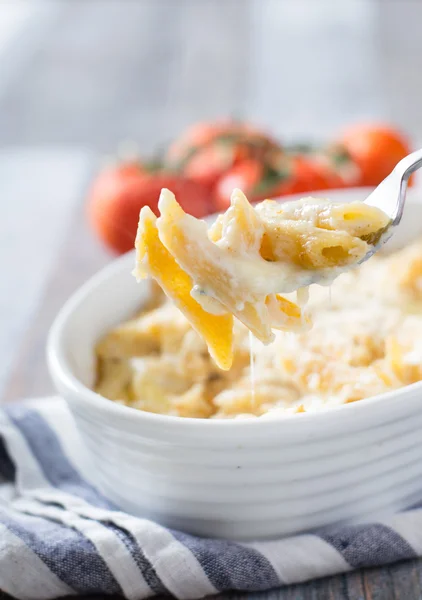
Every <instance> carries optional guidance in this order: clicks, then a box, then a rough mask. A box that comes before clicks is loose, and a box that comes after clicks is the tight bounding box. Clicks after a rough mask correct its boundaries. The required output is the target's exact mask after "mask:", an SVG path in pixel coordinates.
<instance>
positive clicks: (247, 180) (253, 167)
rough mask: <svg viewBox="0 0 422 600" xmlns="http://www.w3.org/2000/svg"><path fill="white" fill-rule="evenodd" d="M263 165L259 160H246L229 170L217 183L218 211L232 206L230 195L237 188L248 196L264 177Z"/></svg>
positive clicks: (215, 198)
mask: <svg viewBox="0 0 422 600" xmlns="http://www.w3.org/2000/svg"><path fill="white" fill-rule="evenodd" d="M263 170H264V168H263V165H262V164H261V163H260V162H259V161H257V160H253V159H250V160H244V161H243V162H240V163H239V164H237V165H236V166H234V167H233V168H232V169H230V171H228V172H227V173H226V174H225V175H224V176H223V177H222V178H221V179H220V180H219V182H218V183H217V186H216V189H215V195H214V200H215V205H216V209H217V210H218V211H224V210H226V209H227V208H228V207H229V206H230V197H231V194H232V192H233V190H234V189H235V188H239V189H240V190H242V192H243V193H244V194H245V195H246V196H247V197H248V200H249V201H250V202H253V201H254V199H253V198H251V193H252V191H253V190H254V188H256V186H257V185H258V184H259V182H260V181H261V179H262V174H263Z"/></svg>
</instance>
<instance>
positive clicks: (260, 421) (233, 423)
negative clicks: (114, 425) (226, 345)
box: [46, 187, 422, 432]
mask: <svg viewBox="0 0 422 600" xmlns="http://www.w3.org/2000/svg"><path fill="white" fill-rule="evenodd" d="M372 189H373V188H364V187H362V188H345V189H336V190H327V192H329V194H330V196H331V195H335V196H340V197H341V196H342V195H347V194H349V195H350V194H351V193H358V194H359V195H364V194H365V195H368V194H369V193H370V192H371V190H372ZM415 191H417V188H416V189H415V188H413V189H412V192H413V193H414V192H415ZM323 193H325V191H324V190H323ZM313 194H315V196H320V197H322V196H321V193H320V192H309V196H311V195H313ZM303 197H305V196H304V195H303V194H294V195H288V196H284V197H283V198H282V200H283V201H286V200H295V199H298V198H303ZM410 202H412V203H413V202H415V203H417V201H416V199H414V200H410ZM216 214H218V213H216ZM216 214H214V215H209V216H208V217H206V220H208V219H212V218H215V216H216ZM134 254H135V251H134V250H131V251H130V252H127V253H125V254H123V255H122V256H120V257H118V258H116V259H114V260H112V262H111V263H109V264H108V265H106V266H105V267H103V268H102V269H100V270H99V271H98V272H97V273H95V274H94V275H93V276H92V277H90V278H89V279H88V280H87V281H86V282H85V283H84V284H82V285H81V286H80V287H79V288H78V289H77V290H76V291H75V292H74V293H73V294H72V295H71V296H70V298H69V299H68V300H67V301H66V302H65V304H64V305H63V306H62V308H61V309H60V311H59V313H58V314H57V315H56V317H55V319H54V321H53V324H52V326H51V327H50V331H49V334H48V339H47V348H46V353H47V363H48V367H49V370H50V373H51V375H52V377H53V379H55V380H57V381H59V382H60V383H61V384H62V385H63V387H64V388H66V389H67V390H69V391H71V392H73V393H74V394H75V395H76V396H78V397H79V398H81V399H83V400H84V401H85V402H87V403H88V404H90V405H91V406H92V407H93V408H95V409H99V410H100V411H105V412H108V413H113V414H115V415H116V416H120V417H122V418H123V419H130V420H133V419H138V420H142V421H145V422H146V423H151V424H157V425H159V424H163V425H166V426H168V427H180V426H182V425H183V427H184V428H192V427H195V428H198V427H200V428H202V429H204V428H212V429H214V430H215V429H219V428H221V429H227V428H230V427H235V428H236V429H247V430H248V429H253V430H254V431H255V432H256V431H257V430H258V429H260V428H268V427H269V426H274V423H275V424H277V427H281V426H282V425H283V424H287V426H288V427H292V426H294V425H299V423H301V424H305V423H309V422H311V423H312V422H314V421H317V422H319V421H320V420H323V421H327V420H331V419H330V417H331V418H333V419H338V418H344V419H348V418H350V417H351V416H352V415H355V416H357V415H359V414H360V413H361V412H362V411H364V412H368V409H369V408H370V407H378V405H379V404H380V403H382V404H383V406H386V405H387V404H388V403H389V402H390V403H391V402H394V401H395V400H396V399H397V397H398V396H399V397H400V398H402V397H403V395H407V394H412V393H413V392H414V391H416V390H418V389H422V381H418V382H416V383H413V384H409V385H406V386H403V387H402V388H398V389H396V390H390V391H388V392H385V393H383V394H378V395H376V396H371V397H369V398H362V400H359V401H356V402H350V403H346V404H339V405H336V406H330V407H327V408H323V409H321V410H318V411H315V412H305V413H298V414H295V415H283V414H281V415H275V416H272V417H271V418H250V419H205V418H204V419H201V418H193V417H179V416H175V415H165V414H159V413H151V412H147V411H142V410H139V409H136V408H133V407H131V406H126V405H123V404H118V403H117V402H114V401H113V400H109V399H108V398H105V397H104V396H101V395H100V394H97V393H96V392H95V391H94V390H92V389H91V388H89V387H88V386H86V385H84V384H83V383H82V382H81V381H80V380H79V379H78V378H77V377H76V376H75V375H74V374H73V373H72V369H71V368H70V366H69V364H68V361H67V359H66V353H65V349H64V347H65V339H64V331H65V328H66V324H67V322H68V320H69V319H70V318H71V316H72V314H73V312H74V311H75V310H76V309H77V308H78V307H79V306H80V305H81V304H83V302H84V300H85V299H86V298H87V297H88V296H89V295H90V294H91V292H92V291H93V290H95V288H96V287H97V286H98V285H99V284H101V282H103V281H105V280H106V279H108V278H109V277H110V276H112V275H113V274H114V273H117V272H120V270H121V269H122V267H123V265H126V263H127V264H130V261H132V262H133V261H134ZM135 415H137V416H135ZM293 417H294V418H293Z"/></svg>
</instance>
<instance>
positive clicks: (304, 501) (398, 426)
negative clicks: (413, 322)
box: [48, 191, 422, 540]
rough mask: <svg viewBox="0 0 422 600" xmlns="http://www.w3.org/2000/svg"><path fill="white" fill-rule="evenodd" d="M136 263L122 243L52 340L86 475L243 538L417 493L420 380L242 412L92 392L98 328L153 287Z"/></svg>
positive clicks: (174, 515) (389, 507)
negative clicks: (128, 400) (213, 415)
mask: <svg viewBox="0 0 422 600" xmlns="http://www.w3.org/2000/svg"><path fill="white" fill-rule="evenodd" d="M336 196H337V197H339V198H340V199H343V200H345V201H347V200H350V199H351V198H352V196H351V194H350V191H349V192H348V193H345V192H343V193H338V194H336ZM353 199H356V193H354V194H353ZM406 210H407V212H409V213H410V214H409V218H410V220H411V221H412V222H413V223H414V222H415V219H416V217H417V216H418V215H419V217H420V216H421V212H422V210H421V205H420V204H419V203H418V202H415V201H414V202H409V206H408V208H407V209H406ZM418 211H419V212H418ZM416 213H418V215H416ZM419 217H418V218H419ZM419 222H420V225H419V228H420V229H419V231H420V230H422V219H420V218H419ZM408 231H409V229H408V228H407V229H402V233H401V235H404V234H406V232H408ZM413 235H414V234H413ZM132 263H133V256H131V255H126V256H124V257H123V258H121V259H118V260H117V261H115V262H114V263H112V264H111V265H110V266H109V267H107V268H106V269H105V270H103V271H102V272H101V273H99V274H98V275H97V276H96V277H94V278H93V279H92V280H90V281H89V282H88V283H87V284H86V285H85V286H84V287H83V288H81V290H79V292H77V294H75V295H74V296H73V297H72V298H71V299H70V300H69V302H68V303H67V304H66V305H65V307H64V308H63V309H62V311H61V313H60V314H59V316H58V317H57V319H56V321H55V324H54V326H53V328H52V331H51V334H50V339H49V344H48V360H49V365H50V371H51V374H52V377H53V379H54V381H55V384H56V386H57V389H58V391H59V392H60V394H61V395H62V396H63V397H64V398H65V399H66V400H67V402H68V404H69V407H70V409H71V411H72V413H73V415H74V417H75V420H76V423H77V426H78V428H79V430H80V432H81V435H82V437H83V440H84V442H85V444H86V447H87V449H88V452H89V453H90V456H91V458H92V463H93V467H92V473H91V479H92V481H93V482H94V483H95V484H96V485H97V486H98V487H99V488H100V489H101V490H102V491H103V492H104V494H105V495H106V496H107V497H109V498H110V500H112V501H113V502H114V503H115V504H117V505H118V506H120V507H121V508H122V509H124V510H126V511H129V512H131V513H133V514H135V515H139V516H143V517H150V518H153V519H155V520H156V521H158V522H159V523H162V524H164V525H168V526H170V527H173V528H175V529H182V530H184V531H188V532H192V533H196V534H200V535H206V536H214V537H223V538H231V539H239V540H242V539H243V540H246V539H258V538H272V537H280V536H282V535H289V534H293V533H297V532H299V531H305V530H312V529H315V528H317V527H321V526H327V525H332V524H334V523H337V522H340V521H341V522H344V521H347V522H356V521H363V520H367V519H371V518H375V517H381V516H384V515H386V514H388V513H391V512H392V511H395V510H397V509H401V508H404V507H406V506H407V505H409V504H410V503H414V502H416V501H419V500H421V499H422V435H421V430H422V410H421V408H422V384H421V383H417V384H414V385H412V386H408V387H406V388H404V389H402V390H399V391H396V392H391V393H388V394H384V395H382V396H378V397H375V398H371V399H368V400H363V401H360V402H356V403H353V404H350V405H346V406H340V407H336V408H332V409H329V410H327V411H324V412H320V413H313V414H310V413H308V414H306V413H305V414H299V415H296V416H294V417H289V418H284V419H283V418H277V419H272V420H271V419H251V420H245V421H241V420H239V421H231V420H202V419H201V420H196V419H182V418H177V417H167V416H162V415H153V414H149V413H143V412H141V411H137V410H134V409H131V408H128V407H125V406H121V405H118V404H116V403H113V402H111V401H109V400H106V399H104V398H102V397H100V396H98V395H97V394H95V393H94V392H92V391H91V390H90V389H89V386H90V385H92V383H93V377H94V361H93V352H92V348H93V344H94V343H95V340H96V339H98V337H99V336H100V335H101V334H102V333H104V332H105V331H107V330H108V329H109V328H110V327H112V326H113V325H115V324H116V323H118V322H120V321H121V320H122V319H123V318H125V317H126V316H128V315H129V314H130V313H131V311H133V310H134V309H136V308H138V307H139V305H140V304H141V303H142V301H144V300H145V299H146V297H147V295H148V293H149V287H148V285H147V284H136V283H135V281H134V279H133V278H132V277H131V276H130V270H131V267H132Z"/></svg>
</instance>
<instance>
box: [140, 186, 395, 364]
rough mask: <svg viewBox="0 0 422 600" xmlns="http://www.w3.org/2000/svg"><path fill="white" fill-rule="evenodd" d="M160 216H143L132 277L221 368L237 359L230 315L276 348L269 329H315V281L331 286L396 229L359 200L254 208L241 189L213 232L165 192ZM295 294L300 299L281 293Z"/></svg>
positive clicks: (307, 200)
mask: <svg viewBox="0 0 422 600" xmlns="http://www.w3.org/2000/svg"><path fill="white" fill-rule="evenodd" d="M158 208H159V210H160V217H159V218H157V217H156V216H155V215H154V213H153V212H152V211H151V209H150V208H149V207H147V206H145V207H143V208H142V210H141V213H140V218H139V228H138V233H137V237H136V242H135V246H136V250H137V264H136V268H135V271H134V274H135V275H136V277H137V278H138V279H142V278H145V277H152V278H153V279H155V280H156V281H157V282H158V284H159V285H160V287H161V288H162V289H163V290H164V292H165V293H166V295H167V296H168V297H169V298H170V299H171V300H172V301H173V302H174V304H175V305H176V306H177V307H178V308H179V310H180V311H181V312H182V313H183V314H184V315H185V317H186V318H187V319H188V321H189V322H190V323H191V325H192V327H193V328H194V329H195V330H196V331H197V332H198V333H199V335H200V336H201V337H202V338H203V339H204V340H205V342H206V343H207V346H208V349H209V352H210V354H211V356H212V357H213V358H214V360H215V361H216V363H217V365H218V366H219V367H220V368H221V369H224V370H227V369H229V368H230V367H231V365H232V361H233V317H235V318H236V319H237V320H239V321H240V322H241V323H243V324H244V325H245V326H246V327H247V328H248V329H249V330H250V331H251V332H252V333H253V335H254V336H255V337H256V338H257V339H258V340H260V341H261V342H263V343H265V344H268V343H270V342H271V341H273V340H274V332H273V329H278V330H283V331H297V330H300V329H304V328H307V327H309V326H310V324H311V323H310V319H309V316H308V315H307V313H306V311H305V310H304V306H303V305H304V301H305V300H306V288H307V287H308V285H309V283H310V281H311V280H316V279H317V280H318V281H323V282H325V283H330V282H331V281H333V280H334V279H335V277H337V276H338V275H339V273H341V272H342V271H344V270H345V269H347V268H349V267H350V266H352V265H355V264H357V263H358V262H359V261H361V260H362V259H363V258H364V257H365V255H366V254H367V253H368V251H369V250H370V247H371V246H372V245H373V244H374V243H376V242H377V241H378V240H379V238H380V236H381V235H382V233H383V232H384V231H385V230H386V229H387V228H388V226H389V223H390V220H389V218H388V217H387V215H385V214H384V213H383V212H382V211H381V210H379V209H378V208H374V207H371V206H367V205H366V204H364V203H362V202H354V203H352V204H339V203H332V202H330V201H328V200H317V199H314V198H305V199H303V200H301V201H298V202H286V203H284V204H280V203H278V202H276V201H274V200H266V201H264V202H261V203H260V204H257V205H256V206H251V205H250V204H249V202H248V201H247V199H246V197H245V196H244V194H242V192H241V191H240V190H234V192H233V194H232V200H231V206H230V207H229V209H228V210H227V211H226V212H225V213H224V214H223V215H221V216H220V217H218V219H217V220H216V221H215V223H214V224H213V225H212V226H211V227H210V228H208V225H207V223H206V222H205V221H201V220H199V219H196V218H195V217H193V216H191V215H188V214H186V213H185V212H184V211H183V209H182V208H181V207H180V206H179V204H178V203H177V201H176V199H175V197H174V195H173V194H172V193H171V192H170V191H169V190H163V191H162V193H161V197H160V201H159V204H158ZM293 291H297V292H298V297H297V299H296V300H293V299H287V298H285V297H284V296H281V295H280V294H286V293H289V292H293Z"/></svg>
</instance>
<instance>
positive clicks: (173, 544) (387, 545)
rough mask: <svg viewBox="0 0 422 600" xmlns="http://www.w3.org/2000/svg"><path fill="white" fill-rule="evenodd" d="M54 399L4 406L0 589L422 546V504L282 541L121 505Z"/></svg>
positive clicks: (268, 583)
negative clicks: (225, 532)
mask: <svg viewBox="0 0 422 600" xmlns="http://www.w3.org/2000/svg"><path fill="white" fill-rule="evenodd" d="M87 460H88V458H87V456H86V454H85V452H84V449H83V444H82V442H81V440H80V438H79V436H78V432H77V431H76V429H75V426H74V423H73V420H72V417H71V415H70V413H69V412H68V409H67V407H66V405H65V403H64V402H63V400H61V399H59V398H49V399H43V400H37V401H31V402H25V403H19V404H12V405H9V406H7V407H6V408H4V409H3V410H0V478H1V479H0V590H3V591H5V592H7V593H9V594H10V595H12V596H15V597H17V598H20V599H22V600H25V599H28V600H31V599H33V600H38V599H42V600H46V599H48V598H57V597H60V596H68V595H71V594H72V595H82V594H120V595H121V596H124V597H125V598H129V599H132V600H137V599H141V598H146V597H148V596H153V595H157V594H172V595H174V596H176V597H177V598H181V599H183V598H200V597H202V596H205V595H208V594H215V593H218V592H221V591H224V590H247V591H258V590H267V589H270V588H274V587H278V586H283V585H287V584H291V583H297V582H301V581H306V580H309V579H313V578H317V577H322V576H325V575H331V574H334V573H340V572H344V571H350V570H352V569H355V568H358V567H370V566H376V565H383V564H387V563H391V562H394V561H398V560H402V559H408V558H414V557H416V556H419V555H421V554H422V509H420V508H418V507H414V508H412V509H411V510H408V511H406V512H403V513H401V514H397V515H395V516H392V517H391V518H390V519H388V520H385V521H382V522H378V523H371V524H366V525H359V526H348V527H341V528H339V529H335V530H324V531H320V532H319V533H313V534H306V535H298V536H295V537H291V538H285V539H283V540H279V541H267V542H252V543H236V542H228V541H222V540H214V539H201V538H198V537H195V536H193V535H187V534H184V533H182V532H180V531H172V530H169V529H166V528H164V527H161V526H160V525H157V524H156V523H153V522H152V521H148V520H146V519H139V518H136V517H133V516H130V515H128V514H125V513H123V512H121V511H119V510H117V509H116V508H115V507H113V506H112V505H111V503H110V502H109V501H107V499H106V498H104V497H103V496H102V495H101V494H100V493H99V492H98V491H97V490H96V489H95V488H94V487H92V485H90V484H89V483H88V482H87V481H86V473H87V467H88V466H89V465H88V463H87Z"/></svg>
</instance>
